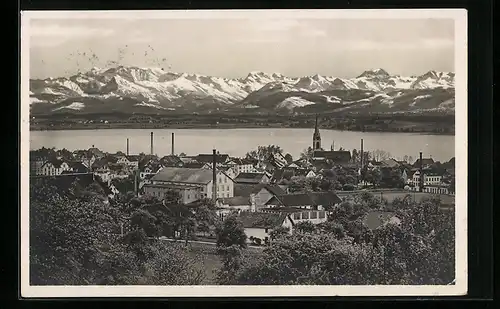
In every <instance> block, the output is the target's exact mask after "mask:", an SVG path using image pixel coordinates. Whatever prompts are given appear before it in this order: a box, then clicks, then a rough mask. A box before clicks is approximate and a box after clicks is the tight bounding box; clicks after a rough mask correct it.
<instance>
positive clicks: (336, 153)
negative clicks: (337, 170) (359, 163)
mask: <svg viewBox="0 0 500 309" xmlns="http://www.w3.org/2000/svg"><path fill="white" fill-rule="evenodd" d="M318 159H320V160H321V159H324V160H326V161H328V162H332V163H333V164H348V163H349V162H350V161H351V152H349V151H347V150H330V151H325V150H315V151H314V152H313V160H318Z"/></svg>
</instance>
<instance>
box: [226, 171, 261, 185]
mask: <svg viewBox="0 0 500 309" xmlns="http://www.w3.org/2000/svg"><path fill="white" fill-rule="evenodd" d="M269 181H270V179H269V177H268V176H267V175H266V174H265V173H239V174H238V176H236V178H235V179H234V182H235V183H237V184H259V183H269Z"/></svg>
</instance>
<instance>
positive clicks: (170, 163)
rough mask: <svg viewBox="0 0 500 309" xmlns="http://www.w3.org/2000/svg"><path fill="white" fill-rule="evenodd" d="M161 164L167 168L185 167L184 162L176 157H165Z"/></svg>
mask: <svg viewBox="0 0 500 309" xmlns="http://www.w3.org/2000/svg"><path fill="white" fill-rule="evenodd" d="M160 163H161V164H162V165H163V166H165V167H183V166H184V162H183V161H182V160H181V158H179V157H178V156H175V155H168V156H164V157H162V158H161V159H160Z"/></svg>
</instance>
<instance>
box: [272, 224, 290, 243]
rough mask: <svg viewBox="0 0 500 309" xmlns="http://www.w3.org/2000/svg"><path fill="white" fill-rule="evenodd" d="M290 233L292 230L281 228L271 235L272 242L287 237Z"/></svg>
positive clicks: (273, 231)
mask: <svg viewBox="0 0 500 309" xmlns="http://www.w3.org/2000/svg"><path fill="white" fill-rule="evenodd" d="M289 233H290V228H288V227H284V226H279V227H277V228H275V229H273V230H272V231H271V233H269V237H270V238H271V240H274V239H278V238H280V237H283V236H286V235H288V234H289Z"/></svg>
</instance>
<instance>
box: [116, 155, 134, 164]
mask: <svg viewBox="0 0 500 309" xmlns="http://www.w3.org/2000/svg"><path fill="white" fill-rule="evenodd" d="M113 157H115V158H116V164H123V165H129V164H130V161H129V160H128V158H127V156H125V155H115V156H113ZM137 165H139V162H137Z"/></svg>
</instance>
